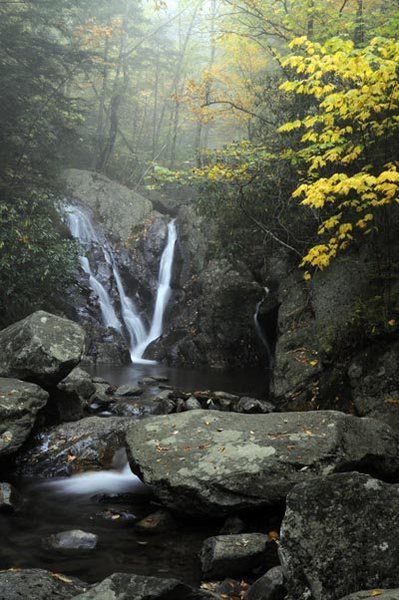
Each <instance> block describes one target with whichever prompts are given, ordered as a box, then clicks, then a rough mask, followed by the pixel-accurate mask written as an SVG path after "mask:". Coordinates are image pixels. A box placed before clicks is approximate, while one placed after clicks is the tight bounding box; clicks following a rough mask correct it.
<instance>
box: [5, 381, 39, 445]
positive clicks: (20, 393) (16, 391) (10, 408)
mask: <svg viewBox="0 0 399 600" xmlns="http://www.w3.org/2000/svg"><path fill="white" fill-rule="evenodd" d="M48 398H49V395H48V393H47V392H45V391H44V390H42V389H41V388H40V387H39V386H38V385H35V384H34V383H28V382H25V381H19V380H18V379H6V378H2V377H0V456H4V455H7V454H13V453H14V452H16V451H17V450H18V449H19V448H20V447H21V446H22V444H23V443H24V441H25V440H26V439H27V437H28V435H29V434H30V432H31V430H32V428H33V425H34V423H35V419H36V415H37V413H38V411H39V410H40V409H41V408H43V407H44V406H45V405H46V404H47V401H48Z"/></svg>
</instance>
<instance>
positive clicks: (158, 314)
mask: <svg viewBox="0 0 399 600" xmlns="http://www.w3.org/2000/svg"><path fill="white" fill-rule="evenodd" d="M175 221H176V220H175V219H173V221H171V222H170V223H169V225H168V239H167V242H166V246H165V250H164V251H163V254H162V258H161V264H160V267H159V276H158V289H157V298H156V301H155V309H154V315H153V318H152V323H151V328H150V331H149V333H148V335H147V336H146V337H145V339H143V340H142V342H141V344H139V345H138V346H137V347H136V348H135V350H134V351H133V354H132V360H133V362H136V363H137V362H148V361H144V360H143V358H142V356H143V354H144V352H145V350H146V348H147V347H148V346H149V345H150V344H151V342H153V341H154V340H156V339H158V338H159V337H160V336H161V335H162V328H163V318H164V314H165V310H166V307H167V305H168V302H169V300H170V296H171V293H172V290H171V287H170V282H171V279H172V268H173V257H174V253H175V245H176V240H177V230H176V222H175Z"/></svg>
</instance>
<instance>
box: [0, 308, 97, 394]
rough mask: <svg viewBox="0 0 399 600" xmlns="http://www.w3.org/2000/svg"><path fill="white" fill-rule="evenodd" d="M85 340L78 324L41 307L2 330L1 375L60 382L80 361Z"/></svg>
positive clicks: (0, 339) (45, 381) (37, 380)
mask: <svg viewBox="0 0 399 600" xmlns="http://www.w3.org/2000/svg"><path fill="white" fill-rule="evenodd" d="M84 341H85V336H84V331H83V329H82V328H81V327H80V326H79V325H77V323H73V322H72V321H69V320H68V319H63V318H61V317H57V316H55V315H52V314H50V313H47V312H44V311H42V310H39V311H37V312H35V313H33V314H32V315H30V316H29V317H26V318H25V319H23V320H22V321H18V323H14V325H10V327H7V328H6V329H3V331H0V376H1V377H15V378H17V379H23V380H26V381H32V382H34V383H38V384H41V385H45V386H50V385H53V384H57V383H58V382H59V381H61V379H64V377H66V376H67V375H68V373H69V372H70V371H72V369H73V368H74V367H76V365H77V364H78V363H79V361H80V359H81V357H82V354H83V350H84Z"/></svg>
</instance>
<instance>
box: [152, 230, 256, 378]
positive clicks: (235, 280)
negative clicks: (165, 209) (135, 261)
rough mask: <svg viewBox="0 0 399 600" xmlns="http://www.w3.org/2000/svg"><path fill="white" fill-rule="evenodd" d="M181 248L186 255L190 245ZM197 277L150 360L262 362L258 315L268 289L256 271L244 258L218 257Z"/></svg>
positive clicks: (225, 364)
mask: <svg viewBox="0 0 399 600" xmlns="http://www.w3.org/2000/svg"><path fill="white" fill-rule="evenodd" d="M179 226H180V227H181V222H180V220H179ZM180 246H181V249H182V251H183V253H185V251H186V248H185V243H184V242H181V244H180ZM191 275H192V273H191ZM191 275H190V276H189V277H188V278H187V279H185V281H184V283H183V286H182V288H180V290H179V293H178V294H177V295H176V298H175V302H174V303H172V305H171V307H170V318H169V319H168V321H167V323H166V327H165V331H164V334H163V335H162V337H161V338H160V339H159V340H157V341H155V342H153V344H151V345H150V346H149V348H148V349H147V352H146V355H145V356H146V358H154V359H156V360H159V361H162V362H165V363H167V364H171V365H178V366H196V367H198V366H210V367H215V368H244V367H248V366H252V367H253V366H258V365H259V364H260V363H261V361H262V358H261V356H260V353H259V351H258V349H259V345H258V340H257V336H256V332H255V328H254V326H253V315H254V311H255V306H256V303H257V302H258V301H259V298H260V297H261V295H262V291H263V290H262V288H261V287H260V286H259V284H258V283H257V282H256V281H254V278H253V275H252V273H251V272H250V271H249V269H248V268H247V267H246V265H244V264H243V263H242V262H236V263H234V264H232V263H230V262H229V261H228V260H226V259H214V260H210V261H209V262H208V264H206V265H205V266H204V268H203V269H202V270H201V271H200V272H199V273H198V275H194V276H191Z"/></svg>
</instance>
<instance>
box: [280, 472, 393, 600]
mask: <svg viewBox="0 0 399 600" xmlns="http://www.w3.org/2000/svg"><path fill="white" fill-rule="evenodd" d="M280 558H281V561H282V565H283V568H284V571H285V575H286V579H287V588H288V592H289V595H288V598H289V600H306V599H308V598H312V600H339V599H340V598H342V597H343V596H344V595H345V594H348V592H356V591H358V590H363V589H372V588H373V589H374V588H394V587H397V586H398V585H399V486H398V485H389V484H386V483H383V482H381V481H379V480H377V479H373V478H371V477H370V476H368V475H364V474H360V473H340V474H334V475H331V476H330V477H326V478H324V479H323V478H318V479H314V480H313V481H309V482H306V483H303V484H300V485H298V486H296V487H295V488H294V489H293V490H292V491H291V493H290V494H289V495H288V498H287V511H286V514H285V517H284V521H283V526H282V531H281V546H280Z"/></svg>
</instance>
